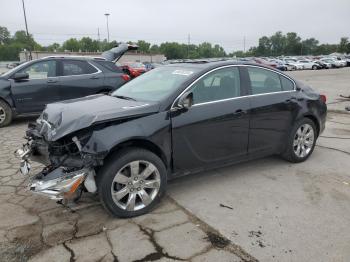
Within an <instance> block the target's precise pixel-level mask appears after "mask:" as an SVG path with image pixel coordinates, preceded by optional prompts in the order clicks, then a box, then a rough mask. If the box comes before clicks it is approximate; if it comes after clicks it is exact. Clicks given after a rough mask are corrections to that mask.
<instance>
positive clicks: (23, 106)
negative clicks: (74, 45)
mask: <svg viewBox="0 0 350 262" xmlns="http://www.w3.org/2000/svg"><path fill="white" fill-rule="evenodd" d="M128 50H129V45H126V44H123V45H120V46H118V47H116V48H114V51H113V52H114V54H115V55H114V56H111V55H110V54H109V53H108V51H107V52H105V53H104V54H103V56H106V57H107V58H110V59H113V58H119V57H120V56H122V55H123V54H124V53H125V52H126V51H128ZM112 61H113V60H110V61H108V60H106V58H101V57H99V58H94V57H86V56H74V57H73V56H59V57H54V56H53V57H46V58H42V59H38V60H33V61H30V62H27V63H24V64H22V65H20V66H18V67H16V68H14V69H12V70H10V71H8V72H6V73H5V74H3V75H1V76H0V127H3V126H6V125H9V124H10V123H11V120H12V119H13V118H14V117H16V116H21V115H28V114H39V113H41V111H42V110H43V109H44V108H45V105H46V104H49V103H54V102H58V101H62V100H66V99H73V98H79V97H83V96H88V95H92V94H100V93H108V92H111V91H114V90H116V89H117V88H119V87H120V86H122V85H123V84H124V83H125V82H127V81H128V80H129V79H130V78H129V76H128V75H126V74H125V73H124V72H123V71H122V70H120V69H119V68H118V67H117V66H116V65H115V64H114V62H112Z"/></svg>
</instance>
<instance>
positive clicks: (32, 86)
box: [10, 60, 59, 113]
mask: <svg viewBox="0 0 350 262" xmlns="http://www.w3.org/2000/svg"><path fill="white" fill-rule="evenodd" d="M16 73H28V75H29V78H28V79H24V80H20V81H15V80H13V79H11V80H10V81H11V92H12V94H13V97H14V101H15V105H16V110H17V112H18V113H37V112H41V111H42V110H43V109H44V108H45V105H46V104H48V103H52V102H56V101H58V99H59V97H58V90H59V79H58V78H57V77H56V61H55V60H44V61H39V62H35V63H33V64H30V65H28V66H27V67H25V68H22V69H21V70H19V71H17V72H16Z"/></svg>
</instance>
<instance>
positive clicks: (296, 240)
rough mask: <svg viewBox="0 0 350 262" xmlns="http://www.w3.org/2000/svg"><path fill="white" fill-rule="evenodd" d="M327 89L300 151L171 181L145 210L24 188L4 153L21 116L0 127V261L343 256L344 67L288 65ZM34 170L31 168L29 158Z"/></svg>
mask: <svg viewBox="0 0 350 262" xmlns="http://www.w3.org/2000/svg"><path fill="white" fill-rule="evenodd" d="M290 74H291V75H293V76H294V77H295V78H297V79H299V80H301V81H305V82H307V83H308V84H310V85H311V86H312V87H314V88H315V89H316V90H319V91H320V92H323V93H324V94H326V95H327V97H328V102H329V103H330V104H329V108H330V110H331V112H330V113H329V116H328V122H327V127H326V131H325V132H324V133H323V134H322V137H320V138H319V140H318V142H317V148H316V149H315V151H314V154H313V155H312V156H311V157H310V159H309V160H308V161H306V162H304V163H301V164H290V163H288V162H285V161H284V160H282V159H280V158H279V157H277V156H274V157H268V158H265V159H261V160H258V161H254V162H246V163H242V164H238V165H235V166H232V167H226V168H221V169H217V170H215V171H210V172H203V173H200V174H196V175H191V176H187V177H184V178H179V179H176V180H173V181H171V182H170V184H169V188H168V190H169V193H168V197H167V198H166V199H165V200H164V201H162V203H161V205H160V206H159V207H158V208H157V209H156V210H154V211H153V212H152V213H151V214H148V215H145V216H142V217H139V218H135V219H129V220H122V219H115V218H112V217H109V216H108V215H107V214H106V213H105V212H104V210H103V209H102V208H101V206H100V205H99V203H98V201H96V198H95V197H93V196H87V197H85V198H84V199H82V201H81V203H80V204H79V205H77V206H74V207H72V208H70V209H68V208H65V207H62V206H58V205H56V204H55V203H54V202H53V201H51V200H48V199H46V198H45V197H41V196H33V195H32V194H30V193H29V192H27V189H26V187H25V183H26V181H25V178H23V177H22V176H21V175H19V174H18V172H17V168H18V165H19V161H18V160H17V159H15V158H14V157H13V154H12V152H13V151H14V150H15V149H16V148H17V147H18V146H20V144H21V142H22V136H23V132H24V130H25V128H26V123H27V122H28V121H29V120H32V119H18V120H15V122H14V124H13V125H12V126H10V127H6V128H2V129H0V144H1V151H0V210H1V212H0V261H27V260H28V259H30V260H31V261H174V260H186V261H188V260H190V261H256V260H259V261H350V219H349V217H350V205H349V204H350V171H349V170H350V161H349V160H350V114H349V113H346V112H345V111H344V110H343V108H344V107H345V105H346V104H348V105H350V101H344V99H340V98H339V97H338V95H339V94H343V95H350V84H349V83H350V68H343V69H337V70H320V71H298V72H290ZM34 168H35V169H38V168H40V167H39V166H37V165H35V166H34Z"/></svg>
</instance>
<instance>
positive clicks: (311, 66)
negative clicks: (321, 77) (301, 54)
mask: <svg viewBox="0 0 350 262" xmlns="http://www.w3.org/2000/svg"><path fill="white" fill-rule="evenodd" d="M297 63H300V64H302V65H303V69H312V70H317V69H320V68H321V67H320V66H319V65H318V64H317V63H315V62H314V61H311V60H307V59H303V60H298V61H297Z"/></svg>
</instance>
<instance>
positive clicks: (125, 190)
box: [113, 187, 129, 200]
mask: <svg viewBox="0 0 350 262" xmlns="http://www.w3.org/2000/svg"><path fill="white" fill-rule="evenodd" d="M128 193H129V189H128V188H127V187H123V188H122V189H120V190H119V191H117V192H113V196H114V197H115V198H116V199H117V200H120V199H122V198H123V197H125V196H126V195H127V194H128Z"/></svg>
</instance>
